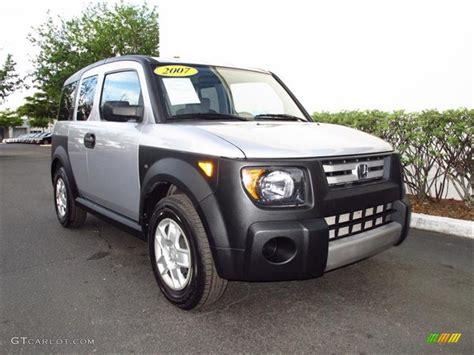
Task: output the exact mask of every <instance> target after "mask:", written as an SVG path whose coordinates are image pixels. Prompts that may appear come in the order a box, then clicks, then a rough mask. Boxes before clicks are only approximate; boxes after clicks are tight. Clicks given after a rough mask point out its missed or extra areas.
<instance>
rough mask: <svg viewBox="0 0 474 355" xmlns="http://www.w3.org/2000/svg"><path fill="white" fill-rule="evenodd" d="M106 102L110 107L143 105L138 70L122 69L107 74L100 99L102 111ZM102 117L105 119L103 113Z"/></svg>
mask: <svg viewBox="0 0 474 355" xmlns="http://www.w3.org/2000/svg"><path fill="white" fill-rule="evenodd" d="M105 104H107V105H108V106H109V107H110V106H112V107H113V106H116V107H138V106H143V97H142V91H141V88H140V80H139V79H138V74H137V72H135V71H122V72H117V73H111V74H107V75H106V76H105V80H104V87H103V89H102V97H101V100H100V107H101V113H102V110H103V108H104V105H105ZM101 117H102V119H105V118H104V115H103V114H101Z"/></svg>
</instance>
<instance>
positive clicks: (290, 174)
mask: <svg viewBox="0 0 474 355" xmlns="http://www.w3.org/2000/svg"><path fill="white" fill-rule="evenodd" d="M242 183H243V185H244V187H245V190H246V191H247V193H248V194H249V196H250V197H251V198H252V200H254V201H255V202H256V203H258V204H262V205H279V206H297V205H301V204H303V203H304V202H305V184H304V172H303V170H301V169H298V168H264V167H256V168H254V167H248V168H243V169H242Z"/></svg>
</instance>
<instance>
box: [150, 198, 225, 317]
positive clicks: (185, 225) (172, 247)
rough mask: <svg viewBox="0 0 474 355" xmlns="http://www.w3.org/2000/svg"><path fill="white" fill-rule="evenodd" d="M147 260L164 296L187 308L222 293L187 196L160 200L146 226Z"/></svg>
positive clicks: (221, 281)
mask: <svg viewBox="0 0 474 355" xmlns="http://www.w3.org/2000/svg"><path fill="white" fill-rule="evenodd" d="M148 241H149V243H148V245H149V252H150V259H151V263H152V268H153V272H154V274H155V278H156V281H157V283H158V286H159V287H160V289H161V291H162V292H163V294H164V295H165V297H166V298H167V299H168V300H169V301H170V302H171V303H173V304H175V305H176V306H178V307H180V308H182V309H186V310H190V309H198V308H203V307H206V306H209V305H211V304H213V303H215V302H217V301H218V300H219V299H220V298H221V296H222V295H223V294H224V292H225V289H226V287H227V281H226V280H224V279H221V278H220V277H219V275H218V274H217V271H216V268H215V265H214V260H213V258H212V254H211V250H210V247H209V242H208V239H207V235H206V231H205V229H204V226H203V224H202V221H201V219H200V217H199V215H198V213H197V212H196V209H195V208H194V206H193V204H192V202H191V201H190V200H189V198H188V197H187V196H186V195H183V194H178V195H172V196H168V197H166V198H164V199H162V200H161V201H160V202H158V204H157V205H156V206H155V209H154V212H153V215H152V217H151V219H150V226H149V229H148Z"/></svg>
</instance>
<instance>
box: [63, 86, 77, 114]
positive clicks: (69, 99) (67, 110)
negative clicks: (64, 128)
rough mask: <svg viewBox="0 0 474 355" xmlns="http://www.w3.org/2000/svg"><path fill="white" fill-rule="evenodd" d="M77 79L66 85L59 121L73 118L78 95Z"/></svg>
mask: <svg viewBox="0 0 474 355" xmlns="http://www.w3.org/2000/svg"><path fill="white" fill-rule="evenodd" d="M76 87H77V81H74V82H72V83H70V84H67V85H64V87H63V92H62V93H61V101H60V103H59V114H58V121H68V120H72V117H73V112H74V99H75V97H76Z"/></svg>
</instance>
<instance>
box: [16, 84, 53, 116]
mask: <svg viewBox="0 0 474 355" xmlns="http://www.w3.org/2000/svg"><path fill="white" fill-rule="evenodd" d="M16 111H17V113H18V114H19V115H20V116H28V117H29V118H42V119H48V120H50V121H52V120H53V119H54V118H56V115H57V112H58V105H57V104H56V103H55V102H54V101H52V100H51V99H50V98H49V97H48V96H47V95H46V94H45V93H44V92H41V91H39V92H36V93H34V94H33V95H32V96H27V97H25V103H24V104H23V105H21V106H20V107H18V109H17V110H16Z"/></svg>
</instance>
